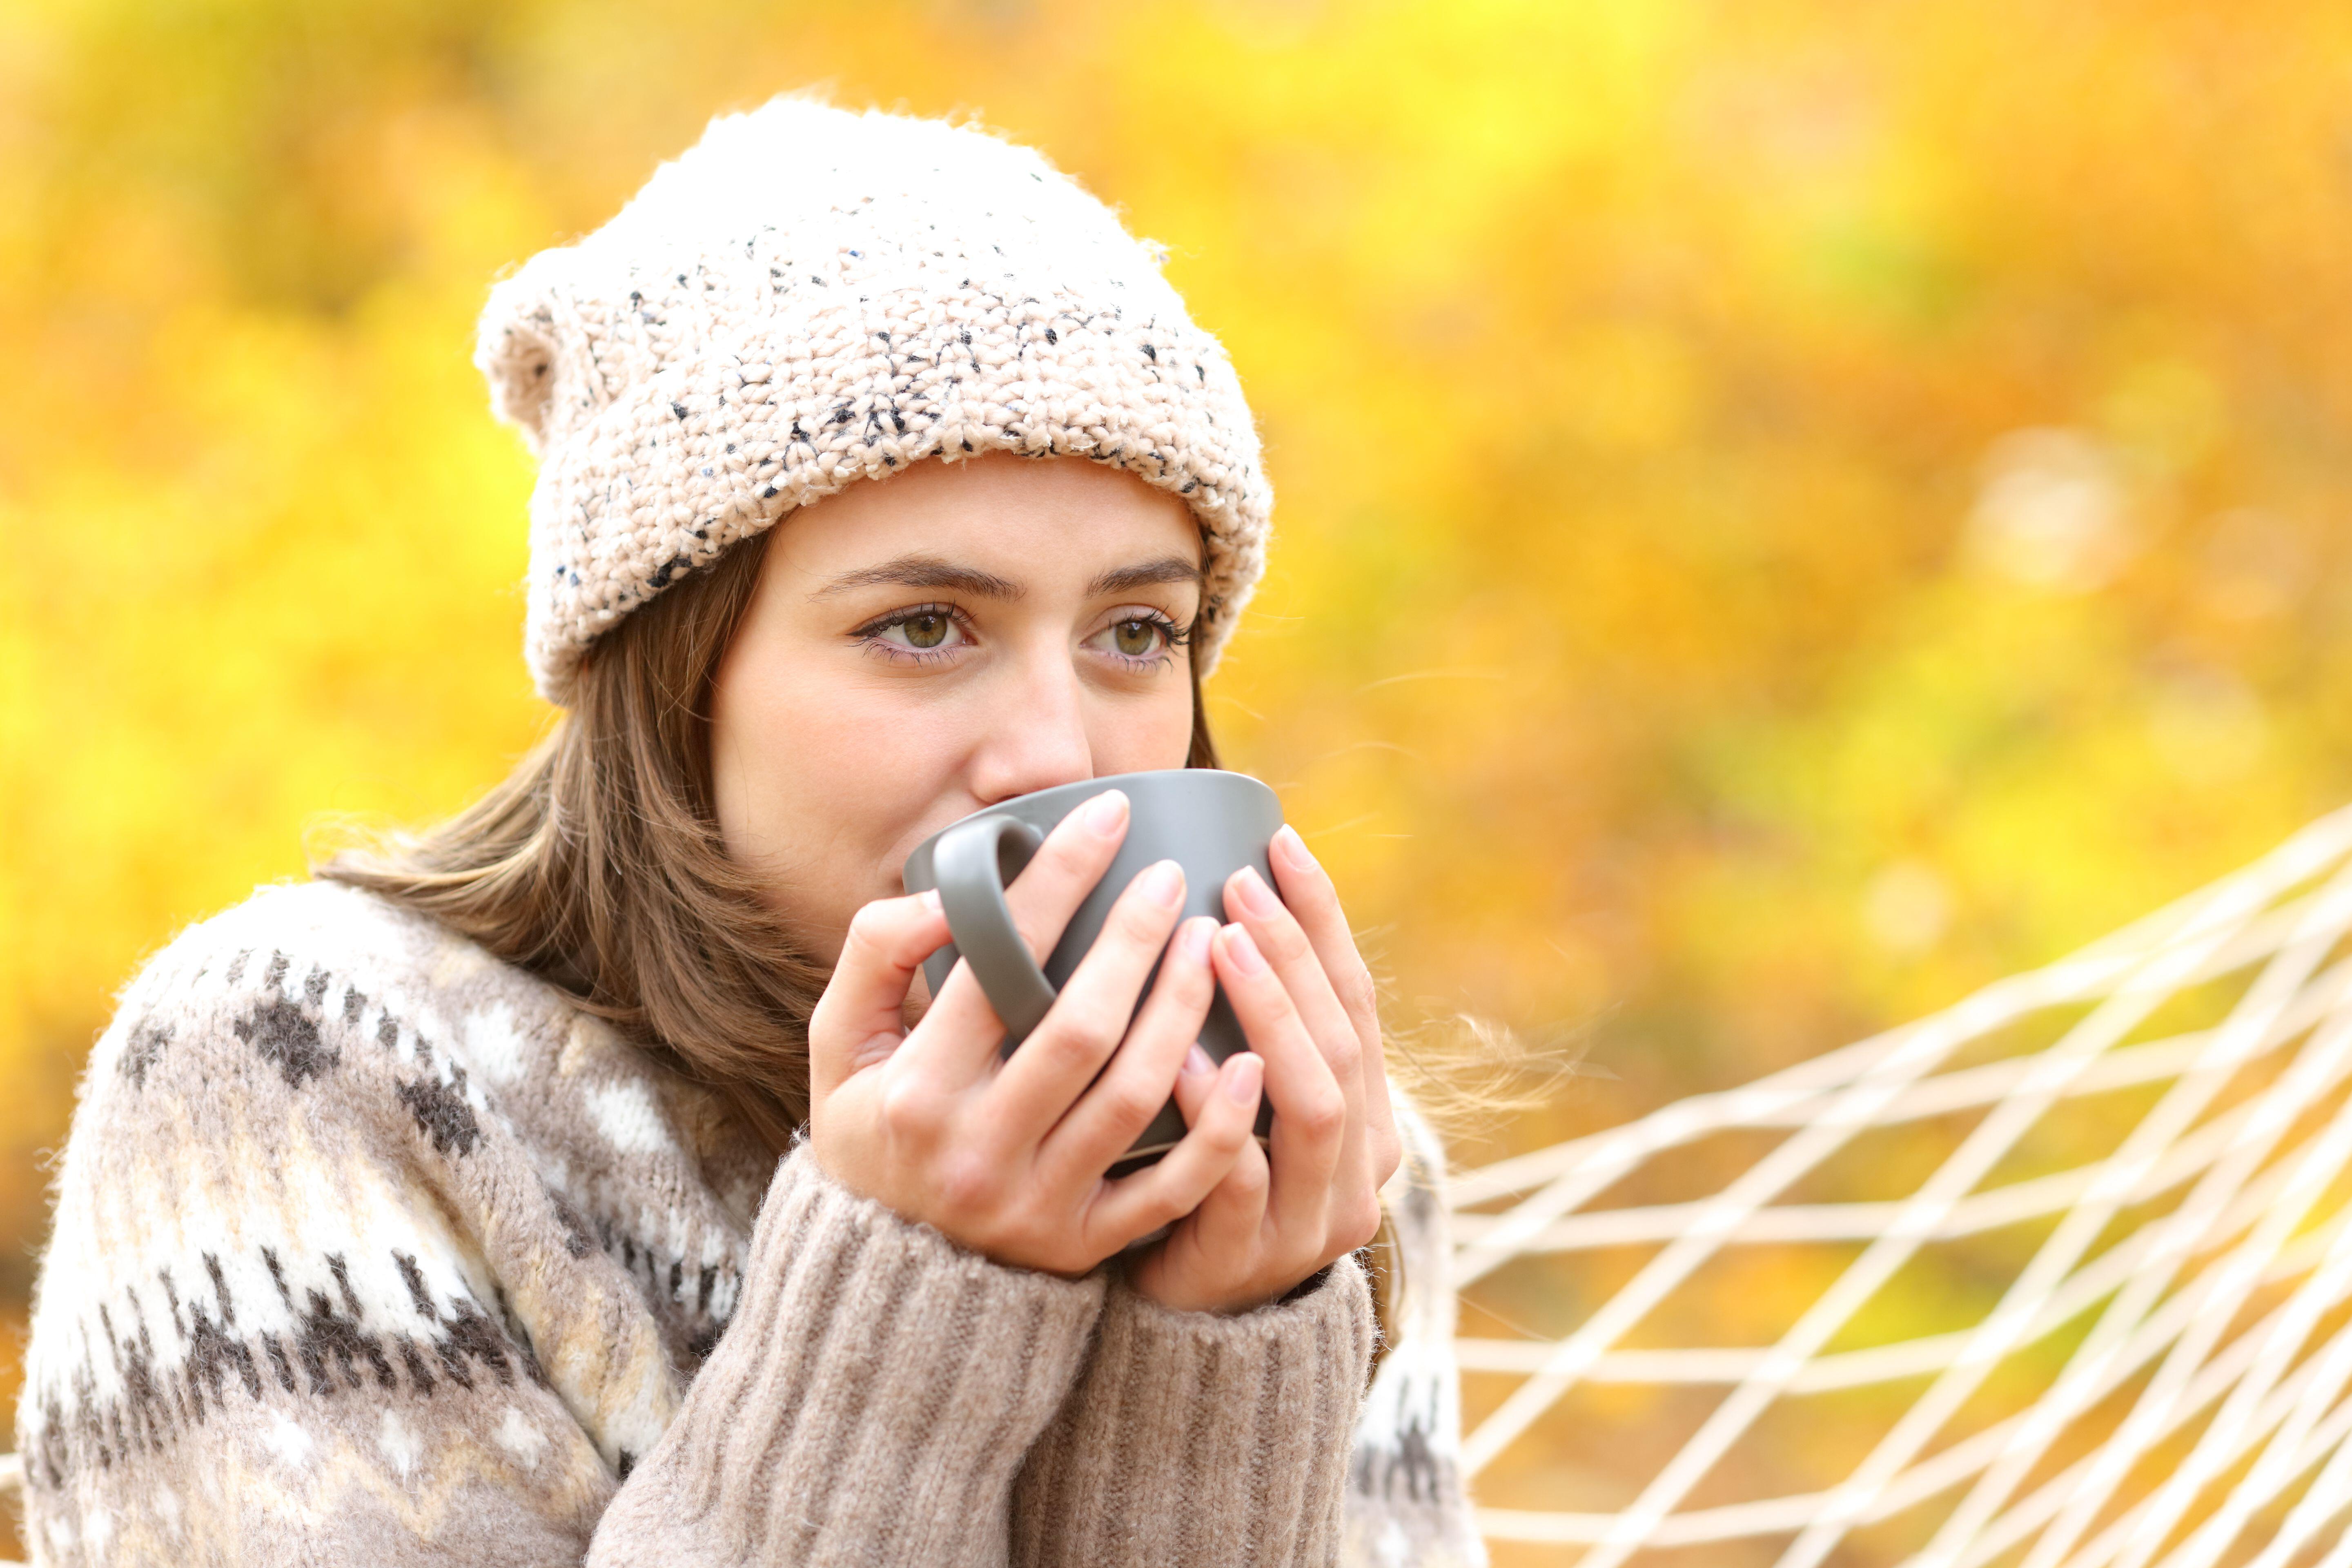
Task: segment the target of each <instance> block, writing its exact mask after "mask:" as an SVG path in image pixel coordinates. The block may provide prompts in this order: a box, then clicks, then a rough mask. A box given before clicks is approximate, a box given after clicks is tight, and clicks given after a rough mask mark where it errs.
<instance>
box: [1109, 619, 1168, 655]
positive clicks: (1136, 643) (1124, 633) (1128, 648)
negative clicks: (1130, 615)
mask: <svg viewBox="0 0 2352 1568" xmlns="http://www.w3.org/2000/svg"><path fill="white" fill-rule="evenodd" d="M1110 640H1111V644H1112V646H1113V647H1117V648H1118V651H1119V652H1121V653H1123V654H1125V655H1127V656H1128V657H1129V658H1142V657H1143V656H1144V655H1145V654H1148V653H1150V652H1152V651H1154V650H1155V648H1157V647H1158V646H1159V642H1160V627H1159V626H1158V624H1157V623H1155V622H1152V621H1121V622H1119V623H1118V625H1117V626H1113V627H1111V629H1110Z"/></svg>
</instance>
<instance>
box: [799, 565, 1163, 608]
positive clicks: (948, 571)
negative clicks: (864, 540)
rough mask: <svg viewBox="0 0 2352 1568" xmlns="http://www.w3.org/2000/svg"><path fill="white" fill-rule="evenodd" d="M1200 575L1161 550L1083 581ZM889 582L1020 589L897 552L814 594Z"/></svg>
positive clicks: (979, 590) (1013, 593)
mask: <svg viewBox="0 0 2352 1568" xmlns="http://www.w3.org/2000/svg"><path fill="white" fill-rule="evenodd" d="M1202 581H1203V578H1202V573H1201V568H1200V565H1199V563H1196V562H1192V561H1187V560H1185V559H1184V558H1183V557H1182V556H1181V555H1163V556H1161V557H1160V559H1159V560H1157V561H1145V562H1141V563H1138V564H1136V565H1133V566H1114V567H1112V568H1111V569H1110V570H1109V571H1108V572H1104V573H1101V574H1097V576H1096V577H1095V579H1094V581H1093V582H1091V583H1088V584H1087V597H1088V598H1090V599H1091V598H1099V597H1101V596H1102V595H1107V594H1125V593H1129V592H1131V591H1133V590H1134V589H1137V588H1149V587H1153V586H1156V585H1158V584H1163V583H1191V584H1196V585H1197V584H1200V583H1201V582H1202ZM882 584H888V585H890V586H893V587H899V588H944V589H947V590H949V591H950V592H952V593H961V594H969V595H971V596H972V597H973V598H975V599H1018V598H1020V597H1022V596H1023V594H1024V589H1023V588H1022V586H1021V584H1018V583H1013V582H1009V581H1007V580H1006V579H1004V578H1003V577H999V576H998V575H996V574H995V573H993V572H982V571H981V570H980V569H979V568H978V567H974V566H959V565H957V564H956V563H954V562H952V561H943V560H941V559H940V557H938V556H936V555H901V556H899V557H898V559H896V560H894V561H885V562H883V563H880V564H878V565H875V566H861V567H859V568H858V569H857V570H856V571H855V572H845V573H843V574H841V575H840V576H838V577H835V579H834V580H833V581H832V582H830V583H827V584H825V585H824V587H822V588H819V589H818V590H817V591H816V593H815V594H814V595H813V597H815V598H819V599H824V598H831V597H832V596H833V595H836V594H846V593H848V592H850V591H851V590H852V589H856V588H872V587H876V586H878V585H882Z"/></svg>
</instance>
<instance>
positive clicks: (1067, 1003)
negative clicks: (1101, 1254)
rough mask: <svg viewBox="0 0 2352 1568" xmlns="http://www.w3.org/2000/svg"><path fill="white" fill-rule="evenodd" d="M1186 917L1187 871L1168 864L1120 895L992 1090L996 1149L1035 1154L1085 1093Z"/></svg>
mask: <svg viewBox="0 0 2352 1568" xmlns="http://www.w3.org/2000/svg"><path fill="white" fill-rule="evenodd" d="M1183 909H1184V869H1183V868H1182V867H1181V866H1179V865H1177V864H1176V862H1175V861H1173V860H1161V861H1159V862H1157V863H1155V864H1153V865H1150V866H1147V867H1145V868H1143V869H1142V870H1141V871H1140V872H1139V873H1138V874H1137V875H1136V879H1135V880H1134V881H1132V882H1130V883H1129V884H1128V886H1127V890H1126V891H1125V892H1122V893H1121V894H1119V896H1118V902H1117V903H1115V904H1113V905H1112V906H1111V909H1110V913H1109V915H1108V917H1107V918H1106V919H1105V920H1104V921H1103V929H1102V934H1100V935H1099V936H1097V937H1096V938H1095V943H1094V946H1093V947H1091V948H1089V949H1087V956H1086V957H1085V959H1084V960H1083V961H1081V962H1080V963H1079V964H1078V968H1077V972H1076V973H1074V974H1072V975H1071V976H1070V983H1069V984H1067V985H1065V986H1063V987H1062V994H1060V995H1059V996H1056V997H1055V999H1054V1005H1053V1006H1052V1007H1051V1008H1049V1009H1048V1010H1047V1011H1046V1014H1045V1021H1044V1022H1043V1023H1041V1024H1039V1025H1038V1026H1036V1027H1035V1028H1034V1029H1033V1030H1031V1031H1030V1032H1029V1037H1028V1038H1027V1039H1024V1040H1023V1041H1022V1042H1021V1045H1020V1047H1019V1048H1018V1049H1016V1050H1015V1051H1014V1052H1013V1056H1012V1058H1010V1059H1009V1060H1007V1061H1006V1062H1005V1064H1004V1070H1003V1071H1002V1072H1001V1073H999V1074H998V1075H997V1078H996V1081H995V1082H994V1083H993V1084H992V1085H990V1086H989V1089H988V1097H989V1100H990V1102H991V1103H990V1107H989V1119H990V1121H991V1124H992V1130H993V1131H994V1133H995V1135H996V1138H997V1140H998V1146H999V1147H1000V1148H1003V1149H1005V1150H1008V1151H1010V1150H1013V1149H1031V1148H1034V1147H1036V1145H1037V1144H1038V1143H1039V1142H1042V1141H1043V1140H1044V1138H1045V1134H1046V1133H1047V1131H1050V1130H1051V1129H1052V1128H1053V1126H1054V1124H1055V1122H1057V1121H1061V1119H1062V1117H1063V1115H1064V1114H1065V1113H1066V1111H1068V1110H1069V1109H1070V1107H1071V1106H1073V1105H1074V1104H1076V1102H1077V1100H1078V1097H1079V1096H1080V1095H1082V1094H1084V1093H1085V1092H1086V1091H1087V1085H1088V1084H1090V1083H1092V1082H1093V1081H1094V1079H1095V1075H1096V1074H1097V1073H1098V1072H1100V1071H1101V1070H1102V1065H1103V1063H1104V1062H1106V1061H1108V1060H1109V1059H1110V1055H1111V1053H1112V1052H1113V1051H1115V1050H1117V1049H1118V1043H1119V1041H1120V1040H1121V1039H1122V1038H1123V1037H1125V1036H1126V1034H1127V1031H1128V1023H1129V1020H1130V1019H1131V1018H1133V1017H1134V1016H1135V1001H1136V997H1137V996H1138V995H1139V994H1141V992H1142V990H1143V982H1144V980H1145V979H1146V978H1147V977H1148V976H1149V975H1150V973H1151V966H1152V965H1153V964H1154V963H1158V962H1160V950H1161V949H1162V948H1164V947H1165V946H1166V945H1167V942H1168V933H1169V932H1170V931H1172V930H1173V929H1174V928H1175V925H1176V921H1177V918H1178V916H1179V915H1181V913H1182V912H1183ZM1172 1066H1173V1064H1172V1063H1171V1068H1172ZM1145 1120H1146V1121H1149V1120H1150V1117H1149V1115H1148V1114H1147V1116H1146V1118H1145ZM1106 1163H1108V1162H1106Z"/></svg>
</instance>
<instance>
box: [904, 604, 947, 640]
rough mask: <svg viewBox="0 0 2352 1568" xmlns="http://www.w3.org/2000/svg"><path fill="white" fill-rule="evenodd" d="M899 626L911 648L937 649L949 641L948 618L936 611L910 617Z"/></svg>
mask: <svg viewBox="0 0 2352 1568" xmlns="http://www.w3.org/2000/svg"><path fill="white" fill-rule="evenodd" d="M898 625H899V626H900V628H901V629H902V630H904V631H905V632H906V634H907V642H908V646H909V647H939V646H940V644H941V643H943V642H945V641H947V640H948V618H947V617H946V616H942V615H940V614H939V613H937V612H936V611H927V612H926V613H924V614H922V615H919V616H908V617H907V618H906V619H905V620H903V621H900V622H899V623H898Z"/></svg>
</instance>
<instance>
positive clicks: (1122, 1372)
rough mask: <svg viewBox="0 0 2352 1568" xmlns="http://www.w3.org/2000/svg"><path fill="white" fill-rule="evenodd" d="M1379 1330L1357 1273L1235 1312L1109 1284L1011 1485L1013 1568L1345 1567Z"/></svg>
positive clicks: (1339, 1273) (1352, 1267) (1356, 1269)
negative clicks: (1356, 1435) (1364, 1404)
mask: <svg viewBox="0 0 2352 1568" xmlns="http://www.w3.org/2000/svg"><path fill="white" fill-rule="evenodd" d="M1375 1332H1376V1330H1375V1326H1374V1321H1373V1317H1372V1304H1371V1289H1370V1281H1369V1280H1368V1279H1366V1277H1365V1273H1364V1270H1363V1268H1362V1267H1361V1266H1360V1264H1358V1262H1357V1261H1356V1259H1354V1258H1341V1259H1340V1260H1339V1263H1337V1264H1336V1265H1334V1266H1333V1268H1332V1269H1331V1271H1330V1273H1329V1275H1328V1277H1327V1278H1326V1279H1324V1280H1323V1282H1322V1283H1321V1284H1320V1285H1318V1286H1317V1287H1316V1288H1315V1289H1311V1290H1308V1291H1307V1292H1306V1293H1305V1294H1303V1295H1301V1296H1299V1297H1298V1298H1297V1299H1296V1300H1291V1301H1288V1302H1286V1303H1283V1304H1281V1305H1278V1306H1272V1307H1265V1308H1261V1309H1259V1310H1257V1311H1255V1312H1250V1313H1246V1314H1244V1315H1243V1316H1240V1317H1234V1318H1221V1317H1216V1316H1213V1315H1211V1314H1208V1313H1202V1312H1174V1311H1170V1310H1167V1309H1165V1308H1162V1307H1160V1306H1157V1305H1155V1304H1153V1303H1152V1302H1150V1300H1146V1299H1145V1298H1143V1297H1141V1296H1139V1295H1138V1294H1136V1293H1135V1292H1134V1291H1133V1290H1131V1289H1128V1288H1127V1287H1126V1286H1124V1285H1121V1284H1115V1285H1113V1286H1112V1288H1111V1290H1110V1294H1109V1297H1108V1301H1107V1303H1106V1305H1105V1307H1104V1309H1103V1314H1102V1321H1101V1322H1100V1324H1099V1325H1098V1327H1097V1333H1096V1336H1095V1345H1094V1350H1093V1352H1092V1353H1091V1355H1089V1357H1088V1358H1087V1365H1086V1369H1085V1371H1084V1372H1083V1373H1081V1374H1080V1376H1079V1379H1078V1384H1077V1386H1076V1388H1075V1389H1073V1390H1072V1391H1071V1394H1070V1397H1069V1401H1068V1403H1067V1405H1065V1406H1064V1408H1063V1410H1062V1412H1061V1414H1060V1415H1059V1416H1058V1417H1057V1418H1056V1419H1055V1422H1054V1424H1053V1425H1052V1426H1050V1427H1049V1428H1048V1429H1047V1430H1046V1431H1045V1434H1044V1436H1042V1437H1041V1438H1040V1439H1039V1441H1038V1444H1037V1447H1035V1449H1034V1451H1033V1452H1032V1453H1031V1454H1030V1456H1029V1460H1028V1463H1027V1464H1026V1466H1024V1468H1023V1470H1022V1472H1021V1476H1020V1479H1019V1482H1018V1484H1017V1485H1016V1487H1015V1489H1014V1494H1013V1540H1012V1550H1013V1562H1014V1563H1017V1564H1020V1565H1021V1568H1120V1565H1122V1564H1129V1563H1134V1564H1144V1563H1151V1564H1165V1563H1182V1564H1184V1565H1185V1568H1226V1565H1228V1564H1230V1565H1234V1568H1239V1565H1241V1564H1265V1565H1267V1568H1272V1565H1275V1564H1284V1565H1288V1564H1309V1563H1313V1564H1323V1563H1336V1562H1338V1561H1339V1548H1340V1540H1341V1528H1340V1505H1341V1502H1342V1499H1343V1495H1344V1491H1345V1488H1346V1484H1347V1478H1348V1456H1349V1436H1350V1433H1351V1431H1352V1429H1353V1427H1354V1425H1355V1419H1356V1412H1357V1407H1358V1405H1360V1403H1361V1401H1362V1397H1363V1390H1364V1383H1365V1379H1366V1377H1367V1375H1368V1373H1369V1372H1370V1364H1371V1354H1372V1342H1373V1338H1374V1334H1375Z"/></svg>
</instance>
